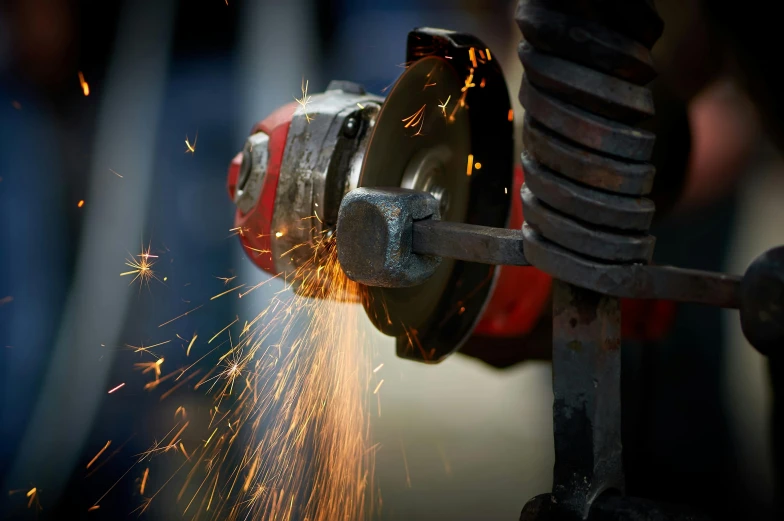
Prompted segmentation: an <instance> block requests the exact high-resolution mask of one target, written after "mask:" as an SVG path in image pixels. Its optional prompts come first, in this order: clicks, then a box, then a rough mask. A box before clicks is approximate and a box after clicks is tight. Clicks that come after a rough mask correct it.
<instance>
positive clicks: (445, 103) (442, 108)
mask: <svg viewBox="0 0 784 521" xmlns="http://www.w3.org/2000/svg"><path fill="white" fill-rule="evenodd" d="M450 99H452V95H451V94H450V95H449V96H447V98H446V101H444V102H443V103H441V104H440V105H439V106H438V108H440V109H441V112H442V113H443V114H444V117H446V106H447V105H449V100H450ZM438 101H441V100H438Z"/></svg>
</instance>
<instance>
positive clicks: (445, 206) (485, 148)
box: [228, 28, 514, 362]
mask: <svg viewBox="0 0 784 521" xmlns="http://www.w3.org/2000/svg"><path fill="white" fill-rule="evenodd" d="M407 43H408V45H407V55H406V63H407V67H406V70H405V72H404V73H403V74H402V75H401V76H400V78H399V79H398V80H397V82H396V83H395V84H394V86H393V87H392V89H391V91H390V93H389V95H388V96H387V98H386V99H383V98H380V97H378V96H373V95H370V94H367V93H365V91H364V89H363V88H362V87H360V86H358V85H356V84H353V83H350V82H332V83H331V84H330V85H329V87H328V88H327V91H326V92H324V93H323V94H317V95H313V96H310V97H308V95H307V93H306V92H304V90H305V89H303V93H302V95H303V97H302V99H301V100H299V103H291V104H289V105H286V106H284V107H281V108H280V109H278V110H277V111H276V112H274V113H273V114H272V115H270V116H269V117H268V118H267V119H265V120H264V121H262V122H261V123H259V124H258V125H256V127H254V129H253V131H252V133H251V136H250V137H249V138H248V140H247V142H246V144H245V147H244V149H243V151H242V152H241V153H240V154H238V155H237V156H236V157H235V159H234V161H233V162H232V165H231V167H230V169H229V181H228V190H229V196H230V197H231V198H232V199H233V201H234V202H235V204H236V206H237V212H236V218H235V226H236V227H237V228H238V229H239V230H240V231H241V233H240V237H241V241H242V242H243V245H244V246H245V247H246V251H247V252H248V254H249V255H250V257H251V259H252V260H253V261H254V262H255V263H256V264H257V265H258V266H260V267H261V268H262V269H264V270H265V271H267V272H269V273H271V274H276V275H277V274H279V273H282V274H283V276H285V277H286V279H287V280H288V281H289V282H291V283H292V286H293V287H294V289H295V291H299V292H300V293H303V294H305V295H307V296H318V295H319V294H322V293H321V292H320V291H318V287H316V288H315V289H314V285H313V284H307V285H305V284H302V283H301V281H303V280H310V281H312V280H313V277H310V276H309V275H308V273H309V272H310V271H313V272H315V271H316V270H317V269H318V266H319V262H318V257H319V254H320V253H321V254H324V253H325V252H323V251H321V252H320V251H319V250H320V249H322V250H323V249H325V248H329V247H331V245H332V244H333V243H332V241H331V240H325V239H327V238H329V237H331V235H332V234H333V233H334V230H335V225H336V222H337V216H338V208H339V206H340V202H341V200H342V198H343V196H344V195H345V194H346V193H348V192H349V191H350V190H352V189H354V188H357V187H372V188H379V187H403V188H410V189H414V190H421V191H426V192H429V193H430V194H432V195H433V196H434V197H435V198H436V199H437V200H438V202H439V206H440V210H441V218H442V219H443V220H446V221H455V222H467V223H472V224H481V225H486V226H496V227H503V226H505V225H506V222H507V219H508V216H509V208H510V197H511V196H512V191H511V190H510V188H511V187H512V176H513V165H514V163H513V153H514V152H513V137H512V117H511V115H512V112H511V107H510V104H509V94H508V92H507V88H506V84H505V82H504V78H503V75H502V72H501V70H500V67H499V66H498V64H497V62H496V61H495V59H494V57H493V55H492V54H491V51H490V50H489V49H488V48H487V47H486V46H485V45H484V44H483V43H482V42H480V41H479V40H478V39H476V38H474V37H472V36H468V35H464V34H460V33H455V32H451V31H443V30H439V29H430V28H423V29H416V30H414V31H412V32H410V33H409V35H408V42H407ZM372 233H373V232H372V231H369V234H372ZM370 239H371V237H369V240H370ZM336 240H337V241H338V242H339V241H340V237H339V236H338V237H336ZM314 249H315V253H314ZM314 259H315V262H314ZM295 274H296V276H294V275H295ZM494 274H495V268H494V267H493V266H490V265H483V264H475V263H468V262H462V261H453V260H447V259H444V260H443V261H442V262H441V265H440V266H439V268H438V270H437V271H436V273H435V274H434V275H433V276H432V277H430V278H429V279H428V280H426V281H425V282H424V283H422V284H419V285H417V286H413V287H408V288H375V287H366V288H365V290H366V291H363V292H362V294H361V295H358V296H357V300H359V301H361V302H362V304H363V305H364V306H365V309H366V311H367V314H368V317H369V318H370V319H371V321H372V322H373V324H374V325H375V326H376V327H377V328H378V329H379V330H381V331H382V332H384V333H385V334H388V335H390V336H395V337H396V338H397V348H398V354H399V355H401V356H404V357H406V358H413V359H417V360H422V361H429V362H437V361H439V360H441V359H443V358H444V357H445V356H446V355H448V354H449V353H451V352H452V351H454V350H455V349H457V348H458V347H459V346H460V345H461V343H462V341H463V340H464V339H465V338H466V337H467V336H468V334H470V332H471V330H472V329H473V327H474V325H475V324H476V322H477V320H478V319H479V317H480V315H481V313H482V310H483V309H484V306H485V303H486V302H487V300H488V297H489V295H490V292H491V289H492V287H493V281H494ZM320 280H323V284H328V283H329V280H328V278H327V277H324V278H322V279H320Z"/></svg>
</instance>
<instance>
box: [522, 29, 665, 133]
mask: <svg viewBox="0 0 784 521" xmlns="http://www.w3.org/2000/svg"><path fill="white" fill-rule="evenodd" d="M517 53H518V55H519V56H520V61H521V62H522V63H523V67H524V68H525V75H526V77H527V78H528V80H529V81H530V82H531V83H532V84H533V85H535V86H536V87H538V88H540V89H543V90H545V91H547V92H549V93H550V94H552V95H553V96H555V97H557V98H560V99H562V100H568V102H569V103H573V104H575V105H577V106H579V107H581V108H583V109H585V110H588V111H590V112H592V113H594V114H598V115H600V116H604V117H606V118H610V119H613V120H617V121H620V122H635V121H639V120H640V119H643V118H647V117H650V116H653V114H654V110H653V96H652V95H651V91H650V90H649V89H647V88H645V87H640V86H638V85H635V84H633V83H630V82H628V81H626V80H622V79H619V78H616V77H614V76H610V75H609V74H605V73H603V72H599V71H597V70H594V69H592V68H590V67H586V66H584V65H580V64H578V63H574V62H571V61H567V60H564V59H562V58H558V57H556V56H552V55H549V54H545V53H543V52H539V51H537V50H536V49H535V48H534V47H533V46H532V45H531V44H529V43H528V42H526V41H525V40H523V41H522V42H520V45H519V46H518V48H517Z"/></svg>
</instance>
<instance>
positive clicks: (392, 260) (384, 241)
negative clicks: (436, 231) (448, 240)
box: [336, 188, 441, 288]
mask: <svg viewBox="0 0 784 521" xmlns="http://www.w3.org/2000/svg"><path fill="white" fill-rule="evenodd" d="M431 218H432V219H439V218H440V215H439V210H438V201H436V200H435V198H433V196H431V195H430V194H428V193H426V192H417V191H414V190H408V189H405V188H387V189H368V188H357V189H356V190H352V191H351V192H349V193H348V194H347V195H346V196H345V197H344V198H343V202H342V203H341V204H340V214H339V216H338V225H337V230H336V233H337V241H338V260H339V261H340V265H341V267H342V268H343V271H344V272H345V273H346V275H347V276H348V278H350V279H351V280H353V281H355V282H359V283H361V284H366V285H369V286H374V287H382V288H389V287H394V288H406V287H410V286H416V285H418V284H422V283H423V282H425V281H426V280H427V279H429V278H430V277H431V276H432V275H433V274H434V273H435V271H436V270H437V269H438V266H439V265H440V264H441V258H440V257H435V256H432V255H413V254H412V252H411V244H412V233H413V223H414V222H415V221H418V220H422V219H431Z"/></svg>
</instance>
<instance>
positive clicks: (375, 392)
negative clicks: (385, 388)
mask: <svg viewBox="0 0 784 521" xmlns="http://www.w3.org/2000/svg"><path fill="white" fill-rule="evenodd" d="M383 383H384V379H383V378H382V379H381V381H380V382H378V385H377V386H376V388H375V389H373V394H378V390H379V389H381V385H382V384H383Z"/></svg>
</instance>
